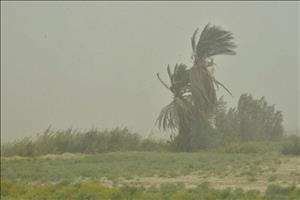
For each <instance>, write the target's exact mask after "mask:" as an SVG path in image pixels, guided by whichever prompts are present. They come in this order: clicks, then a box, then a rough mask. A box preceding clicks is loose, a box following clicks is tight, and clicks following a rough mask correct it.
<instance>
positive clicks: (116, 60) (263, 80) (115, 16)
mask: <svg viewBox="0 0 300 200" xmlns="http://www.w3.org/2000/svg"><path fill="white" fill-rule="evenodd" d="M208 22H211V23H212V24H215V25H220V26H222V27H223V28H224V29H227V30H231V31H232V32H233V33H234V35H235V37H236V39H235V42H236V43H237V44H238V49H237V55H236V56H227V57H225V56H224V57H217V58H216V59H215V62H216V63H217V69H216V77H217V78H218V79H219V80H220V81H222V82H223V83H224V84H225V85H226V86H227V87H228V88H230V89H231V91H232V93H233V95H234V97H233V98H231V97H230V96H228V95H226V100H227V101H229V105H230V106H235V105H236V102H237V100H238V98H239V96H240V94H241V93H244V92H248V93H252V94H253V95H254V97H255V98H258V97H260V96H265V97H266V99H267V101H268V102H270V103H274V104H276V107H277V109H279V110H282V111H283V114H284V119H285V121H284V125H285V128H286V130H293V129H298V124H299V3H298V2H289V3H285V2H211V3H208V2H110V3H109V2H1V137H2V142H5V141H11V140H13V139H16V138H20V137H24V136H30V135H35V134H36V133H38V132H41V131H43V130H44V129H46V128H47V127H48V126H49V125H50V124H51V125H52V127H53V128H57V129H66V128H70V127H73V128H79V129H82V130H85V129H89V128H92V127H97V128H99V129H104V128H113V127H116V126H127V127H129V128H130V129H132V130H134V131H136V132H139V133H140V134H143V135H148V134H149V133H150V131H151V130H153V131H154V132H155V133H156V135H163V133H160V132H159V131H158V130H157V129H156V128H155V124H154V123H155V120H156V117H157V115H158V113H159V111H160V109H161V108H162V107H163V106H164V105H165V104H167V103H168V102H169V101H170V100H171V93H170V92H169V91H167V90H166V89H165V88H164V87H163V86H162V85H161V84H160V82H159V81H158V80H157V78H156V75H155V74H156V72H160V74H161V76H162V77H163V78H164V79H165V80H167V75H166V66H167V64H170V65H171V66H173V65H174V64H175V63H181V62H183V63H186V64H191V63H192V62H191V59H190V57H191V53H192V51H191V47H190V37H191V35H192V33H193V31H194V30H195V29H196V28H197V27H199V28H200V29H201V30H202V28H203V27H204V26H205V25H206V24H207V23H208ZM219 94H220V95H221V94H223V92H220V93H219Z"/></svg>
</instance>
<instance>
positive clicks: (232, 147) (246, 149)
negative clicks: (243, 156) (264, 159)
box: [223, 142, 269, 153]
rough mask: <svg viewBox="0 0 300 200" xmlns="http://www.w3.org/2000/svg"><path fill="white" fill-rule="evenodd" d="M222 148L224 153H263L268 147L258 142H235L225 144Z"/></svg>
mask: <svg viewBox="0 0 300 200" xmlns="http://www.w3.org/2000/svg"><path fill="white" fill-rule="evenodd" d="M223 150H224V151H225V152H226V153H263V152H266V151H268V150H269V148H268V147H267V146H266V145H265V144H263V143H259V142H237V143H231V144H227V145H225V146H224V148H223Z"/></svg>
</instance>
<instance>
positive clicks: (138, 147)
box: [1, 127, 168, 156]
mask: <svg viewBox="0 0 300 200" xmlns="http://www.w3.org/2000/svg"><path fill="white" fill-rule="evenodd" d="M167 149H168V144H167V143H166V142H164V141H161V140H153V139H151V138H146V139H143V138H141V137H140V136H139V135H138V134H136V133H132V132H130V131H129V130H128V129H127V128H122V129H121V128H116V129H112V130H103V131H99V130H97V129H92V130H89V131H87V132H79V131H77V130H72V129H68V130H66V131H62V130H58V131H55V130H52V129H51V128H50V127H49V128H48V129H47V130H46V131H45V132H44V133H43V134H41V135H37V136H36V137H35V138H33V139H32V138H24V139H22V140H19V141H15V142H12V143H8V144H3V145H1V154H2V156H13V155H18V156H38V155H45V154H62V153H66V152H68V153H91V154H93V153H103V152H113V151H165V150H167Z"/></svg>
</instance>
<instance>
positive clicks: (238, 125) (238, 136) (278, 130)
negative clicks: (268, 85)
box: [215, 94, 283, 144]
mask: <svg viewBox="0 0 300 200" xmlns="http://www.w3.org/2000/svg"><path fill="white" fill-rule="evenodd" d="M282 121H283V117H282V114H281V112H280V111H276V110H275V105H271V106H270V105H269V104H268V102H267V101H266V100H265V99H264V97H262V98H260V99H253V97H252V96H251V95H248V94H242V95H241V97H240V99H239V101H238V105H237V108H230V109H229V110H228V111H227V109H226V103H225V102H224V101H223V99H222V98H220V99H219V101H218V106H217V109H216V112H215V126H216V130H217V132H218V134H219V137H220V138H222V143H223V144H226V143H232V142H238V141H278V140H280V139H281V138H282V136H283V126H282Z"/></svg>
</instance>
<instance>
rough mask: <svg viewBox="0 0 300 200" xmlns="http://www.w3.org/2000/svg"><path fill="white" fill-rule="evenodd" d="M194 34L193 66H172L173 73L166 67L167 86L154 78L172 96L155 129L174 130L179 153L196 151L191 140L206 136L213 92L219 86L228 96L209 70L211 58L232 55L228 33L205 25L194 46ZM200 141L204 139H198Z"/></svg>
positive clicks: (213, 99)
mask: <svg viewBox="0 0 300 200" xmlns="http://www.w3.org/2000/svg"><path fill="white" fill-rule="evenodd" d="M197 33H198V29H197V30H196V31H195V32H194V34H193V36H192V38H191V42H192V50H193V56H192V58H193V61H194V62H193V66H192V67H191V68H190V69H188V68H187V66H186V65H184V64H181V65H179V66H178V65H176V66H175V68H174V72H173V73H171V70H170V67H169V66H168V67H167V71H168V75H169V78H170V82H171V86H168V85H167V84H166V83H165V82H163V81H162V80H161V78H160V76H159V74H157V76H158V79H159V80H160V81H161V83H162V84H163V85H164V86H165V87H166V88H167V89H169V90H170V91H171V92H172V93H173V101H172V102H171V103H170V104H168V105H167V106H165V107H164V108H163V109H162V111H161V113H160V115H159V117H158V120H157V121H158V126H159V127H160V128H163V129H164V130H166V129H170V130H173V131H174V130H178V135H177V137H176V138H175V142H176V141H177V143H178V144H181V145H179V146H180V147H178V148H180V150H191V149H193V148H197V147H199V145H198V144H197V143H198V142H199V141H198V140H195V138H193V137H195V136H203V135H207V133H208V132H209V128H210V127H211V126H210V122H209V119H210V118H211V116H212V113H213V111H214V109H215V107H216V105H217V95H216V88H218V87H219V86H221V87H223V88H224V89H225V90H226V91H227V92H228V93H229V94H231V93H230V91H229V90H228V89H227V88H226V87H225V86H224V85H223V84H222V83H221V82H219V81H217V80H216V79H215V77H214V75H213V73H212V71H210V70H209V69H210V68H211V67H213V65H214V62H213V57H214V56H216V55H234V54H235V52H234V50H233V49H234V48H235V47H236V46H235V44H234V43H233V42H232V39H233V36H232V33H231V32H228V31H224V30H222V29H221V28H220V27H217V26H210V24H207V25H206V26H205V28H204V29H203V31H202V33H201V35H200V38H199V40H198V42H197V43H196V35H197ZM200 140H205V138H203V137H200ZM204 142H205V141H204Z"/></svg>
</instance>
